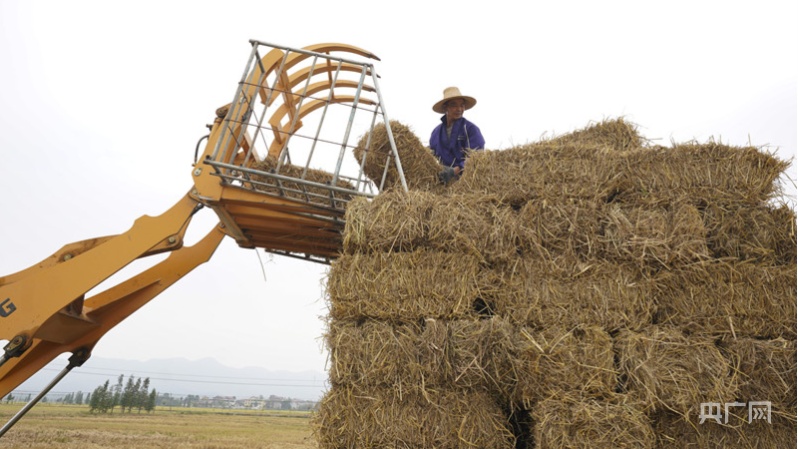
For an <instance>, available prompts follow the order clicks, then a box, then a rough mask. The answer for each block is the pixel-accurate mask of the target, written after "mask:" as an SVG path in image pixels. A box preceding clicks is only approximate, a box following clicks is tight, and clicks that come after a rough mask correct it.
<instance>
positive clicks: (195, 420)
mask: <svg viewBox="0 0 798 449" xmlns="http://www.w3.org/2000/svg"><path fill="white" fill-rule="evenodd" d="M22 405H23V404H20V403H17V404H6V403H2V404H0V421H2V423H0V425H3V424H5V423H6V422H7V421H8V420H9V419H10V418H11V417H12V416H14V414H16V413H17V411H19V409H20V408H21V407H22ZM52 447H59V448H80V449H93V448H117V449H133V448H136V449H147V448H197V449H223V448H233V449H237V448H240V449H252V448H269V449H300V448H301V449H306V448H315V447H317V445H316V444H315V441H314V440H313V438H312V435H311V430H310V414H309V413H308V412H282V411H273V410H268V411H252V410H222V409H199V408H188V409H187V408H172V409H171V410H170V409H169V408H168V407H165V408H158V409H156V410H155V412H153V413H151V414H146V413H141V414H138V413H136V412H133V413H125V414H120V413H118V412H117V413H114V414H99V415H98V414H91V413H89V407H88V406H86V405H60V404H59V405H56V404H38V405H36V406H35V407H33V409H31V410H30V411H29V412H28V413H27V414H26V415H25V416H24V417H23V418H22V419H21V420H20V421H19V422H18V423H17V424H16V425H15V426H14V427H12V428H11V429H10V430H9V431H8V432H7V433H6V434H5V435H4V436H3V437H1V438H0V448H30V449H37V448H52Z"/></svg>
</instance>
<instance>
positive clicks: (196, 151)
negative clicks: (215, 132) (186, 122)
mask: <svg viewBox="0 0 798 449" xmlns="http://www.w3.org/2000/svg"><path fill="white" fill-rule="evenodd" d="M210 136H211V135H210V134H208V135H207V136H202V137H200V139H199V140H198V141H197V146H196V148H194V163H195V164H196V163H197V158H198V157H199V147H200V144H201V143H202V141H203V140H205V139H207V138H208V137H210Z"/></svg>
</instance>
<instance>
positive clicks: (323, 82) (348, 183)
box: [0, 41, 404, 436]
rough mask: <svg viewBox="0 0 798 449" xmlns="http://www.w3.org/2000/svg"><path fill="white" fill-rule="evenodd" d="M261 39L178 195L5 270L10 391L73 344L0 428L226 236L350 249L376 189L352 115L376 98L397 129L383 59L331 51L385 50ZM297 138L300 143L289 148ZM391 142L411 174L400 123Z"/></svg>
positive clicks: (2, 382) (0, 283)
mask: <svg viewBox="0 0 798 449" xmlns="http://www.w3.org/2000/svg"><path fill="white" fill-rule="evenodd" d="M250 43H251V44H252V52H251V54H250V59H249V61H248V64H247V69H246V70H245V73H244V76H243V77H242V79H241V81H240V82H239V86H238V89H237V91H236V94H235V97H234V100H233V101H232V102H231V103H230V104H229V105H227V106H225V107H222V108H219V109H218V110H217V117H216V119H215V121H214V123H213V125H211V126H210V129H211V130H210V134H209V135H208V136H207V143H206V147H205V150H204V152H203V153H202V155H201V157H198V158H197V160H196V161H195V163H194V166H193V168H192V171H191V174H192V178H193V181H194V186H193V187H192V188H191V189H190V190H189V191H188V192H187V193H186V194H185V195H184V196H183V197H182V198H180V200H179V201H178V202H177V203H176V204H175V205H174V206H173V207H172V208H170V209H169V210H168V211H166V212H165V213H163V214H162V215H159V216H155V217H151V216H143V217H141V218H139V219H138V220H136V221H135V222H134V224H133V226H132V227H131V228H130V229H129V230H128V231H127V232H124V233H122V234H119V235H112V236H106V237H100V238H94V239H90V240H84V241H81V242H76V243H71V244H68V245H66V246H64V247H63V248H61V249H60V250H58V251H56V252H55V253H54V254H53V255H52V256H50V257H48V258H46V259H44V260H42V261H41V262H39V263H38V264H36V265H34V266H32V267H30V268H27V269H25V270H22V271H20V272H17V273H14V274H11V275H8V276H5V277H0V341H1V340H5V341H7V344H6V345H5V347H4V348H3V351H2V353H1V354H0V398H2V397H5V396H6V395H7V394H8V393H9V392H11V391H12V390H13V389H14V388H16V387H17V386H18V385H19V384H21V383H22V382H24V381H25V380H27V379H28V378H30V377H31V376H32V375H33V374H35V373H36V372H38V371H39V370H40V369H41V368H43V367H44V366H45V365H47V364H48V363H49V362H51V361H52V360H54V359H55V358H56V357H58V356H59V355H60V354H63V353H67V352H70V353H72V357H70V359H69V362H68V365H67V367H66V368H64V371H62V372H61V374H59V375H58V376H57V378H56V379H55V380H54V382H53V383H51V384H50V385H48V386H47V387H46V388H45V390H44V391H43V392H42V393H40V395H39V396H37V398H34V399H33V400H32V401H31V402H29V403H28V404H27V405H26V406H25V407H24V408H23V409H22V410H21V411H20V413H18V414H17V416H15V417H14V418H12V419H11V421H9V422H8V423H7V424H6V426H4V427H3V428H2V429H0V436H2V435H3V434H4V433H5V432H6V431H7V430H8V429H9V428H10V427H11V426H12V425H13V424H14V423H15V422H16V421H17V420H18V419H19V418H20V417H21V416H22V415H23V414H24V413H25V412H26V411H27V410H28V409H29V408H30V407H32V406H33V405H34V404H35V403H36V402H37V401H38V400H39V399H40V398H41V397H43V395H45V394H46V393H47V391H48V390H49V389H50V388H52V386H54V385H55V382H57V381H58V380H60V378H61V377H63V376H64V375H65V374H66V373H67V372H69V371H70V370H71V369H73V368H74V367H77V366H80V365H81V364H83V362H85V361H86V360H87V359H88V358H89V356H90V355H91V351H92V349H93V348H94V347H95V345H96V344H97V342H98V341H99V340H100V339H101V338H102V337H103V336H104V335H105V334H106V333H108V332H109V331H110V330H111V329H112V328H113V327H114V326H116V325H117V324H119V323H120V322H122V321H123V320H125V319H126V318H127V317H129V316H130V315H131V314H133V313H134V312H136V311H137V310H139V309H140V308H141V307H142V306H144V305H145V304H147V303H148V302H149V301H150V300H152V299H153V298H155V297H156V296H157V295H158V294H160V293H161V292H163V291H164V290H165V289H167V288H168V287H169V286H171V285H172V284H174V283H175V282H177V281H178V280H180V279H181V278H182V277H184V276H185V275H187V274H188V273H189V272H191V271H192V270H193V269H194V268H196V267H197V266H199V265H200V264H202V263H204V262H206V261H208V260H209V259H210V257H211V256H212V254H213V253H214V251H215V250H216V248H217V247H218V246H219V244H220V242H221V241H222V239H223V238H224V236H226V235H227V236H230V237H232V238H233V239H234V240H235V241H236V242H237V243H238V245H239V246H241V247H243V248H260V249H265V250H266V251H271V252H274V253H277V254H282V255H287V256H292V257H301V258H303V259H306V260H311V261H314V262H329V261H330V260H331V259H333V258H335V257H337V255H338V254H340V248H341V231H342V230H343V226H344V221H343V218H344V210H345V206H346V204H347V202H348V201H350V200H351V199H353V198H355V197H357V196H373V195H374V193H371V192H369V191H367V188H369V186H371V185H373V184H372V183H371V180H368V179H365V178H364V174H363V166H362V163H363V162H362V161H361V165H357V163H356V164H355V165H353V166H351V167H350V168H353V169H354V171H353V172H350V173H347V172H345V164H344V163H343V161H344V160H345V156H346V155H347V154H349V152H350V151H349V150H351V148H352V147H353V145H352V144H350V143H349V139H350V136H351V135H352V131H353V126H354V123H355V115H356V113H363V112H364V111H365V114H366V115H367V120H365V121H364V122H365V123H369V124H370V126H371V127H373V125H374V123H375V121H376V119H377V118H378V117H379V118H381V119H382V120H383V121H384V123H385V124H386V127H387V129H388V134H389V135H390V127H389V126H388V123H389V121H388V119H387V116H386V114H385V111H384V108H383V106H382V99H381V97H380V95H379V89H378V86H376V76H375V74H374V70H373V67H372V66H371V65H370V64H367V63H362V62H359V61H352V60H349V59H344V58H342V57H338V56H333V55H332V53H334V52H339V53H340V52H343V53H345V54H353V55H356V56H362V57H367V58H372V59H377V58H376V57H375V56H374V55H373V54H371V53H369V52H367V51H365V50H362V49H360V48H357V47H352V46H349V45H344V44H318V45H314V46H310V47H305V48H303V49H293V48H289V47H280V46H275V45H272V44H266V43H262V42H258V41H250ZM264 49H265V50H266V52H265V54H262V53H261V52H263V51H264ZM347 74H349V75H351V76H353V78H354V79H352V78H349V79H347V78H345V76H346V75H347ZM369 77H371V79H372V83H368V82H367V81H368V79H369ZM339 91H345V92H339ZM342 105H346V107H347V108H348V109H346V110H345V112H344V113H343V114H341V115H342V116H344V117H347V116H348V120H347V121H344V122H342V124H340V125H335V126H337V127H339V129H337V130H336V132H337V134H339V136H340V137H339V139H338V140H332V138H330V137H327V136H328V135H329V134H330V133H329V131H327V130H324V129H323V125H325V119H324V117H327V116H328V115H329V116H334V114H333V112H332V111H331V109H332V108H333V107H336V106H342ZM318 110H320V111H323V112H322V114H321V116H322V118H321V119H320V120H318V121H317V122H316V126H317V128H316V131H315V134H313V133H308V134H305V135H303V134H301V133H300V132H299V130H300V129H301V128H302V126H303V125H304V123H303V120H304V119H307V118H308V115H309V114H310V113H311V112H313V111H318ZM329 120H330V119H328V121H329ZM371 127H369V128H368V130H367V132H368V133H370V132H371V129H372V128H371ZM340 128H344V129H340ZM289 142H291V143H296V145H295V146H294V148H293V149H292V150H291V151H289ZM303 142H305V143H307V144H306V145H305V147H303V146H302V143H303ZM325 145H327V147H326V149H325V148H323V147H324V146H325ZM391 147H392V152H393V157H394V160H395V162H396V164H397V167H398V169H399V173H400V176H401V177H402V179H404V177H403V176H404V175H403V173H402V172H401V164H400V161H399V158H398V153H397V152H396V147H395V144H394V143H393V140H392V137H391ZM303 148H304V149H303ZM302 151H304V153H302ZM299 154H303V157H306V160H305V162H304V164H303V165H301V166H300V165H298V166H295V165H292V164H291V161H292V160H293V161H296V160H298V159H299V157H298V155H299ZM316 156H325V157H328V158H329V159H328V160H327V162H323V163H322V165H325V166H327V167H329V166H330V165H331V162H329V161H333V162H332V164H333V165H334V167H335V168H334V169H333V170H328V171H318V170H314V169H313V168H312V165H313V164H314V163H315V162H314V161H315V160H316V159H314V157H316ZM269 161H271V162H270V164H271V165H266V166H264V165H263V164H264V163H265V162H269ZM336 161H337V162H336ZM311 174H312V175H314V176H315V177H312V176H309V175H311ZM378 185H381V184H378ZM206 207H207V208H210V209H212V210H213V211H214V212H215V213H216V215H217V216H218V218H219V220H220V222H219V224H218V225H217V226H215V227H214V228H213V229H211V230H210V231H209V232H208V233H207V235H206V236H205V237H204V238H202V239H201V240H200V241H199V242H197V243H196V244H194V245H192V246H184V236H185V235H186V230H187V228H188V226H189V224H190V222H191V220H192V217H193V216H194V214H195V213H197V212H198V211H199V210H200V209H202V208H206ZM159 253H168V256H167V257H166V258H164V259H163V260H161V261H160V262H157V263H153V264H152V266H150V268H148V269H146V270H145V271H142V272H140V273H138V274H136V275H133V276H132V277H130V278H129V279H127V280H124V281H121V282H119V283H118V284H116V285H114V286H112V287H109V288H107V289H105V290H103V291H101V292H99V293H96V294H93V295H92V296H88V297H87V295H88V294H89V292H93V291H94V290H95V289H97V288H98V286H100V285H101V284H102V286H105V284H103V283H104V282H106V281H108V280H109V278H111V276H113V275H114V274H116V273H118V272H119V271H120V270H122V269H123V268H125V267H127V266H128V265H130V264H131V263H132V262H134V261H136V260H139V259H143V258H147V257H149V256H153V255H155V254H159Z"/></svg>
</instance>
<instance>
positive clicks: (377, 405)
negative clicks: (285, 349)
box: [311, 387, 515, 449]
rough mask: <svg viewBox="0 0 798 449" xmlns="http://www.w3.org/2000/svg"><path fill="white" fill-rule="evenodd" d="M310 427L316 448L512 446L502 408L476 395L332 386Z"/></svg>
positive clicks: (473, 393) (478, 393)
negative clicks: (358, 389)
mask: <svg viewBox="0 0 798 449" xmlns="http://www.w3.org/2000/svg"><path fill="white" fill-rule="evenodd" d="M311 429H312V431H313V434H314V436H315V439H316V441H317V442H318V444H319V447H320V448H321V449H345V448H363V449H370V448H374V449H376V448H380V449H384V448H388V449H393V448H395V449H400V448H401V449H406V448H432V447H435V448H446V449H473V448H496V449H501V448H507V449H511V448H514V447H515V437H514V435H513V433H512V431H511V430H510V428H509V424H508V422H507V418H506V416H505V414H504V412H503V410H502V409H501V408H500V407H499V405H497V404H496V402H495V401H494V399H493V398H492V397H491V396H490V395H489V394H487V393H484V392H479V391H471V392H465V391H459V390H454V389H447V390H438V391H431V390H428V391H426V392H425V393H424V394H420V393H417V392H404V393H397V392H396V391H394V390H390V389H388V390H386V389H374V390H372V391H366V392H358V391H356V390H354V389H351V388H345V387H333V388H331V389H330V390H328V391H327V393H326V394H325V395H324V397H323V398H322V400H321V403H320V404H319V410H318V413H316V414H314V416H313V418H312V420H311Z"/></svg>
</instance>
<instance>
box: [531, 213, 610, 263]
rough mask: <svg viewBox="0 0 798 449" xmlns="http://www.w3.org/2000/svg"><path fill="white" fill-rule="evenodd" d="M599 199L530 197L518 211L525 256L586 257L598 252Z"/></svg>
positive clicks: (600, 215)
mask: <svg viewBox="0 0 798 449" xmlns="http://www.w3.org/2000/svg"><path fill="white" fill-rule="evenodd" d="M601 217H602V207H601V203H598V202H595V201H588V200H579V199H564V200H561V201H557V202H555V201H548V200H533V201H529V202H527V203H526V204H525V205H524V206H523V207H522V208H521V210H520V211H519V212H518V229H519V230H518V233H519V236H520V237H519V238H520V243H519V246H520V249H521V253H522V254H524V256H525V257H528V258H541V259H549V260H553V259H557V258H561V257H566V258H580V259H589V258H592V257H595V256H597V255H598V252H599V239H600V231H601V227H600V223H601Z"/></svg>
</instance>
